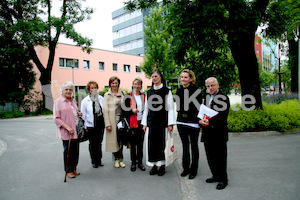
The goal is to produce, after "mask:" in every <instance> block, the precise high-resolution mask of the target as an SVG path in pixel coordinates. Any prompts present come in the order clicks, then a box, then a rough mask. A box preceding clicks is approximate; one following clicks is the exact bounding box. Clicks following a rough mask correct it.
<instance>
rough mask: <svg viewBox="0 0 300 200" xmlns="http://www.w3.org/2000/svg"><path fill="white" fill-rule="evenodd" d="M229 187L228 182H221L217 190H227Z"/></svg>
mask: <svg viewBox="0 0 300 200" xmlns="http://www.w3.org/2000/svg"><path fill="white" fill-rule="evenodd" d="M227 185H228V183H227V182H219V183H218V185H217V187H216V189H217V190H223V189H224V188H226V186H227Z"/></svg>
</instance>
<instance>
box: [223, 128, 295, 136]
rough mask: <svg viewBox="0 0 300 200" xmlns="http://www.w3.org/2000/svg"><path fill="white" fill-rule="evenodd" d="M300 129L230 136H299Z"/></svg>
mask: <svg viewBox="0 0 300 200" xmlns="http://www.w3.org/2000/svg"><path fill="white" fill-rule="evenodd" d="M298 133H300V129H295V130H289V131H284V132H279V131H258V132H229V133H228V135H229V136H272V135H288V134H298Z"/></svg>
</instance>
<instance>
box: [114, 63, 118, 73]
mask: <svg viewBox="0 0 300 200" xmlns="http://www.w3.org/2000/svg"><path fill="white" fill-rule="evenodd" d="M113 71H114V72H117V71H118V64H117V63H113Z"/></svg>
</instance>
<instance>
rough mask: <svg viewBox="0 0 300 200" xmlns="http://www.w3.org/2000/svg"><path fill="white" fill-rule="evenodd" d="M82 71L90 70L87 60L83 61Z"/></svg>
mask: <svg viewBox="0 0 300 200" xmlns="http://www.w3.org/2000/svg"><path fill="white" fill-rule="evenodd" d="M83 69H90V61H89V60H84V61H83Z"/></svg>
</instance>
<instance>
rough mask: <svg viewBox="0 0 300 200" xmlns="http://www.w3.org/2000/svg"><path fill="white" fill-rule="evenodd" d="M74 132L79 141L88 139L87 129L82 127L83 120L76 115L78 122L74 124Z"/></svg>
mask: <svg viewBox="0 0 300 200" xmlns="http://www.w3.org/2000/svg"><path fill="white" fill-rule="evenodd" d="M76 132H77V137H78V141H79V142H84V141H87V140H88V139H89V135H88V131H87V130H85V128H84V120H83V119H82V118H81V117H78V124H77V125H76Z"/></svg>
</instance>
